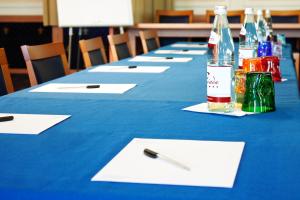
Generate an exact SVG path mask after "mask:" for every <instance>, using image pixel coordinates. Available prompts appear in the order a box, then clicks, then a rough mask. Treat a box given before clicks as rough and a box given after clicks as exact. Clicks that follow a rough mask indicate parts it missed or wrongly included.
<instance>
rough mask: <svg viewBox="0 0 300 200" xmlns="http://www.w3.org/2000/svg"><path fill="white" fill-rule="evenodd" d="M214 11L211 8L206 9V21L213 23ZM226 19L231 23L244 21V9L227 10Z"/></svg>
mask: <svg viewBox="0 0 300 200" xmlns="http://www.w3.org/2000/svg"><path fill="white" fill-rule="evenodd" d="M214 18H215V13H214V11H213V10H206V22H207V23H213V22H214ZM227 19H228V22H229V23H231V24H239V23H244V10H228V11H227Z"/></svg>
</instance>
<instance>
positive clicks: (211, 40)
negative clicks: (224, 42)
mask: <svg viewBox="0 0 300 200" xmlns="http://www.w3.org/2000/svg"><path fill="white" fill-rule="evenodd" d="M219 41H220V36H219V35H218V34H217V33H216V32H214V31H211V32H210V37H209V40H208V43H209V44H218V43H219Z"/></svg>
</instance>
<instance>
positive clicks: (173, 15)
mask: <svg viewBox="0 0 300 200" xmlns="http://www.w3.org/2000/svg"><path fill="white" fill-rule="evenodd" d="M193 15H194V11H193V10H157V11H156V15H155V17H156V22H158V23H192V22H193Z"/></svg>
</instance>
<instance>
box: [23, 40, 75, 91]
mask: <svg viewBox="0 0 300 200" xmlns="http://www.w3.org/2000/svg"><path fill="white" fill-rule="evenodd" d="M21 50H22V53H23V57H24V59H25V62H26V66H27V71H28V75H29V81H30V84H31V86H34V85H37V84H41V83H44V82H47V81H50V80H53V79H56V78H59V77H62V76H65V75H67V74H69V73H70V70H69V64H68V61H67V57H66V53H65V49H64V46H63V43H48V44H42V45H36V46H27V45H23V46H21Z"/></svg>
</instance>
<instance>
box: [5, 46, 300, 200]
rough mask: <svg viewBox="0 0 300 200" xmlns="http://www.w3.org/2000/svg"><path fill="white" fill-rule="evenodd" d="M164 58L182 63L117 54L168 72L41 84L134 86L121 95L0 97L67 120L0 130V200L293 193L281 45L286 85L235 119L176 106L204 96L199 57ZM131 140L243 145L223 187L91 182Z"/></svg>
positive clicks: (80, 76)
mask: <svg viewBox="0 0 300 200" xmlns="http://www.w3.org/2000/svg"><path fill="white" fill-rule="evenodd" d="M161 49H174V48H173V47H171V46H166V47H161ZM178 49H180V48H178ZM148 55H151V56H155V55H156V54H154V52H150V53H149V54H148ZM148 55H147V56H148ZM165 56H173V57H192V61H190V62H186V63H148V62H141V63H135V62H130V61H129V59H125V60H121V61H119V62H116V63H112V64H114V65H143V66H151V65H152V66H153V65H159V66H166V65H167V66H170V68H169V70H167V71H165V72H164V73H160V74H141V73H91V72H88V70H84V71H81V72H78V73H75V74H72V75H68V76H65V77H62V78H59V79H56V80H53V81H51V82H50V83H100V84H101V83H135V84H137V86H136V87H135V88H133V89H131V90H129V91H127V92H126V93H124V94H74V93H30V92H29V91H30V90H32V89H33V88H29V89H25V90H22V91H19V92H15V93H13V94H10V95H6V96H3V97H1V98H0V108H1V112H2V113H5V112H6V113H7V112H9V113H31V114H62V115H65V114H67V115H71V117H70V118H69V119H67V120H65V121H63V122H61V123H59V124H57V125H56V126H54V127H52V128H50V129H48V130H46V131H44V132H43V133H41V134H39V135H13V134H0V199H31V200H32V199H139V200H140V199H143V200H146V199H149V200H150V199H151V200H152V199H153V200H159V199H168V200H175V199H176V200H177V199H184V200H187V199H189V200H190V199H191V200H192V199H195V200H196V199H197V200H198V199H211V200H216V199H230V200H235V199H239V200H241V199H243V200H247V199H249V200H250V199H251V200H255V199H257V200H258V199H259V200H261V199H264V200H267V199H289V200H292V199H295V200H296V199H300V192H299V188H300V173H299V170H300V159H299V158H300V131H299V127H300V120H299V115H300V102H299V94H298V88H297V80H296V76H295V72H294V65H293V61H292V58H291V47H290V46H289V45H287V46H285V47H284V55H283V58H282V60H281V71H282V76H283V78H286V79H287V81H285V82H280V83H275V93H276V111H275V112H269V113H263V114H254V115H247V116H244V117H232V116H223V115H213V114H204V113H195V112H188V111H183V110H182V109H183V108H185V107H188V106H192V105H195V104H199V103H202V102H206V55H194V56H193V55H165ZM236 56H237V53H236ZM108 65H109V64H108ZM45 84H48V83H45ZM35 87H39V86H35ZM32 123H33V125H34V122H32ZM133 138H154V139H187V140H203V141H244V142H245V148H244V152H243V155H242V159H241V162H240V165H239V168H238V172H237V175H236V179H235V182H234V185H233V188H218V187H195V186H178V185H160V184H138V183H116V182H92V181H91V178H92V177H93V176H94V175H95V174H96V173H97V172H98V171H99V170H100V169H101V168H103V167H104V166H105V165H106V164H107V163H108V162H109V161H110V160H111V159H112V158H113V157H114V156H116V155H117V154H118V152H120V151H121V150H122V149H123V148H124V147H125V146H126V145H127V144H128V143H129V142H130V141H131V140H132V139H133ZM196 155H197V154H196ZM187 156H189V155H187ZM190 156H192V155H190ZM193 156H194V158H191V159H196V156H195V155H193Z"/></svg>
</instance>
